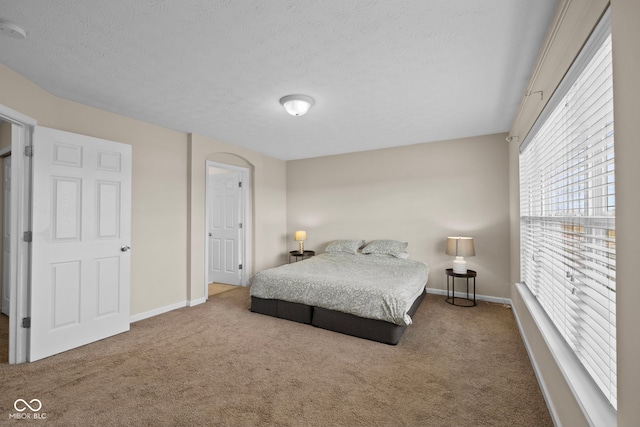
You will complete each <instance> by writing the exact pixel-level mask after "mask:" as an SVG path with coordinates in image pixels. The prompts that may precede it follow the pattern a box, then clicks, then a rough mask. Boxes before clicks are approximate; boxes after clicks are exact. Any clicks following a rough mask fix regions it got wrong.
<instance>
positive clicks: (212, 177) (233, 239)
mask: <svg viewBox="0 0 640 427" xmlns="http://www.w3.org/2000/svg"><path fill="white" fill-rule="evenodd" d="M207 179H208V181H209V182H208V186H207V187H208V188H207V203H208V209H207V216H208V218H207V227H208V236H207V238H208V245H209V247H208V253H209V260H208V264H209V272H208V273H209V274H208V276H209V277H208V280H209V283H212V282H216V283H225V284H228V285H240V284H241V279H242V277H241V270H240V269H241V268H242V267H241V266H240V264H241V263H242V260H241V257H240V254H241V251H242V247H241V244H242V239H241V233H242V217H243V215H242V212H241V202H242V187H241V186H242V184H241V182H242V174H241V172H238V171H230V170H224V169H217V168H209V174H208V176H207Z"/></svg>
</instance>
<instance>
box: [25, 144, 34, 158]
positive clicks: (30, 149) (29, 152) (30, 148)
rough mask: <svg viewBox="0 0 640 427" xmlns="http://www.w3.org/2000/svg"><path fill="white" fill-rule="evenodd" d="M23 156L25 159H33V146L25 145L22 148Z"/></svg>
mask: <svg viewBox="0 0 640 427" xmlns="http://www.w3.org/2000/svg"><path fill="white" fill-rule="evenodd" d="M24 155H25V156H27V157H33V145H27V146H25V147H24Z"/></svg>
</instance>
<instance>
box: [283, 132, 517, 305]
mask: <svg viewBox="0 0 640 427" xmlns="http://www.w3.org/2000/svg"><path fill="white" fill-rule="evenodd" d="M505 137H506V135H504V134H499V135H489V136H480V137H474V138H466V139H460V140H453V141H442V142H431V143H427V144H419V145H413V146H408V147H400V148H390V149H383V150H374V151H366V152H359V153H352V154H343V155H336V156H328V157H320V158H314V159H304V160H295V161H289V162H287V248H288V250H293V249H296V248H297V245H296V243H295V242H294V241H293V233H294V232H295V230H299V229H302V230H306V231H307V239H308V240H307V241H306V242H305V249H311V250H316V251H320V252H323V251H324V248H325V247H326V244H327V243H328V242H329V241H331V240H334V239H365V240H373V239H395V240H401V241H406V242H409V246H408V247H407V251H408V252H409V253H410V254H411V256H412V258H413V259H417V260H420V261H425V262H427V263H428V264H429V265H430V267H431V274H430V277H429V283H428V287H430V288H439V289H446V280H445V275H444V269H445V268H449V267H450V266H451V264H452V262H453V258H452V257H449V256H447V255H445V253H444V250H445V243H446V238H447V236H448V235H468V236H472V237H473V238H474V242H475V248H476V255H477V256H475V257H472V258H468V259H467V262H468V265H469V268H471V269H474V270H477V271H478V280H477V286H478V293H479V294H482V295H489V296H493V297H499V298H503V297H507V298H508V297H509V295H508V291H509V289H508V284H509V210H508V207H509V204H508V203H509V202H508V177H509V175H508V144H507V142H506V141H505Z"/></svg>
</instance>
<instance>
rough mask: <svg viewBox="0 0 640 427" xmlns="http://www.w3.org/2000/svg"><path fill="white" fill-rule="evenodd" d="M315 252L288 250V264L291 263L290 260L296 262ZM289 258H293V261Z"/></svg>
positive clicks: (309, 256)
mask: <svg viewBox="0 0 640 427" xmlns="http://www.w3.org/2000/svg"><path fill="white" fill-rule="evenodd" d="M315 254H316V252H315V251H304V252H302V253H300V251H291V252H289V264H291V262H298V261H302V260H303V259H307V258H311V257H312V256H314V255H315ZM291 258H293V261H291Z"/></svg>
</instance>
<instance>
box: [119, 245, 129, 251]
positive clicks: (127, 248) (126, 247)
mask: <svg viewBox="0 0 640 427" xmlns="http://www.w3.org/2000/svg"><path fill="white" fill-rule="evenodd" d="M129 249H131V248H130V247H129V246H123V247H121V248H120V250H121V251H122V252H127V251H128V250H129Z"/></svg>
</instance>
